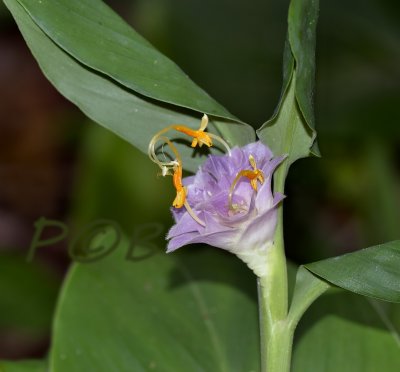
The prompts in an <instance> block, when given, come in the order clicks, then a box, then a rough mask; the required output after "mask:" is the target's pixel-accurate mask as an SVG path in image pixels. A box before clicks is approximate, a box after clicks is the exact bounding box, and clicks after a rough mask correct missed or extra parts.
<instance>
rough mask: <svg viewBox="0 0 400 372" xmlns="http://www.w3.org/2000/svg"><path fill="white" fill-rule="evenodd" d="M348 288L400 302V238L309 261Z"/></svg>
mask: <svg viewBox="0 0 400 372" xmlns="http://www.w3.org/2000/svg"><path fill="white" fill-rule="evenodd" d="M305 266H306V268H307V269H308V270H310V271H311V272H312V273H314V274H315V275H318V276H319V277H321V278H323V279H325V280H327V281H328V282H330V283H332V284H334V285H336V286H338V287H341V288H344V289H347V290H348V291H351V292H355V293H358V294H361V295H363V296H369V297H373V298H377V299H380V300H384V301H391V302H400V271H399V267H400V240H397V241H393V242H389V243H385V244H380V245H377V246H374V247H370V248H366V249H362V250H360V251H357V252H353V253H348V254H345V255H343V256H339V257H334V258H329V259H326V260H322V261H318V262H314V263H311V264H307V265H305Z"/></svg>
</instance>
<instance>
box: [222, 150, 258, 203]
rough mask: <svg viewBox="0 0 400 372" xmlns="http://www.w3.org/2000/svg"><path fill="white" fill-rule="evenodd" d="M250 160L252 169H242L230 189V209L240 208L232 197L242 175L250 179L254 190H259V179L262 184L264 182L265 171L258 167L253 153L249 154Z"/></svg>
mask: <svg viewBox="0 0 400 372" xmlns="http://www.w3.org/2000/svg"><path fill="white" fill-rule="evenodd" d="M249 162H250V164H251V166H252V167H253V169H252V170H250V169H245V170H241V171H240V172H239V173H238V174H237V175H236V177H235V179H234V180H233V182H232V185H231V187H230V189H229V196H228V199H229V209H230V210H236V209H238V206H237V205H233V204H232V197H233V191H234V190H235V187H236V185H237V183H238V182H239V180H240V179H241V178H242V177H245V178H247V179H248V180H249V181H250V185H251V187H252V188H253V190H254V191H256V192H257V189H258V183H257V181H260V183H261V184H263V183H264V173H263V171H262V170H261V169H258V168H257V164H256V160H255V159H254V157H253V155H250V156H249Z"/></svg>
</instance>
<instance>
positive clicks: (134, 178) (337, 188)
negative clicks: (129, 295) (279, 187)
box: [0, 0, 400, 358]
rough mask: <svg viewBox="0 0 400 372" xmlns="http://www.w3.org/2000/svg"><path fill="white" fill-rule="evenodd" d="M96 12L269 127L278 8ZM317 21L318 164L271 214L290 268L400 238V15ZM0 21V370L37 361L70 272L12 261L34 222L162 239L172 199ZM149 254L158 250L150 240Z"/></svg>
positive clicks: (385, 4) (280, 30)
mask: <svg viewBox="0 0 400 372" xmlns="http://www.w3.org/2000/svg"><path fill="white" fill-rule="evenodd" d="M107 3H109V4H110V5H111V6H112V7H113V8H114V9H115V10H116V11H117V12H118V13H119V14H120V15H121V16H122V17H123V18H124V19H126V20H127V21H128V22H129V23H131V24H132V25H133V26H134V27H135V28H136V29H137V30H138V31H139V32H140V33H141V34H142V35H144V36H145V37H146V38H147V39H148V40H150V41H151V42H152V43H153V44H154V45H155V46H156V47H157V48H158V49H160V50H161V51H162V52H163V53H165V54H166V55H167V56H169V57H170V58H172V59H173V60H174V61H176V62H177V63H178V65H180V66H181V67H182V68H183V69H184V70H185V71H186V72H187V73H188V74H189V76H191V77H192V79H193V80H194V81H195V82H197V83H198V84H199V85H200V86H202V87H203V88H204V89H205V90H207V91H208V92H209V93H210V94H211V95H212V96H213V97H214V98H216V99H217V100H218V101H219V102H221V103H222V104H223V105H224V106H225V107H227V108H228V109H229V110H230V111H231V112H232V113H233V114H235V115H237V116H239V117H240V118H241V119H243V120H244V121H247V122H249V123H250V124H252V125H254V127H255V128H257V127H259V126H260V125H261V124H262V123H263V122H264V121H266V120H267V119H268V118H269V117H270V116H271V115H272V113H273V111H274V108H275V105H276V103H277V102H278V98H279V94H280V89H281V60H282V51H283V44H284V40H285V32H286V14H287V6H288V1H277V0H273V1H272V0H270V1H265V0H253V1H251V2H247V3H246V2H243V1H239V0H229V1H228V0H220V1H213V0H201V1H200V0H192V1H184V0H135V1H128V0H126V1H123V0H119V1H118V0H114V1H112V0H109V1H107ZM320 8H321V9H320V20H319V26H318V38H317V43H318V46H317V84H316V92H315V98H316V106H315V107H316V122H317V130H318V140H319V145H320V149H321V153H322V155H323V157H322V158H321V159H308V160H302V161H300V162H298V163H296V164H295V165H294V166H293V168H292V171H291V172H290V174H289V178H288V181H287V192H286V194H287V199H286V200H285V208H286V209H285V219H286V231H285V234H286V242H287V251H288V256H289V257H290V258H291V259H292V260H293V261H295V262H297V263H304V262H307V261H312V260H317V259H321V258H324V257H329V256H333V255H338V254H342V253H345V252H348V251H351V250H355V249H359V248H363V247H366V246H370V245H374V244H377V243H379V242H383V241H388V240H393V239H399V238H400V228H399V227H400V172H399V170H400V150H399V148H400V147H399V145H400V125H399V124H400V111H399V107H400V68H399V66H400V42H399V40H400V24H399V22H398V19H399V15H400V13H399V12H400V4H399V3H398V1H395V0H379V1H378V0H353V1H351V2H348V1H344V0H337V1H321V6H320ZM0 21H1V22H0V83H1V86H2V87H3V89H2V90H1V92H0V95H1V98H0V108H1V113H2V115H1V125H0V144H1V145H0V179H1V182H0V289H1V291H0V292H1V294H2V295H1V296H0V319H1V321H0V358H20V357H25V358H26V357H38V356H42V355H44V354H45V352H46V350H47V347H48V343H49V332H50V325H51V314H52V311H53V308H54V304H55V300H56V296H57V289H58V287H59V286H60V284H61V282H62V278H63V275H64V274H65V271H66V269H67V267H68V264H69V258H68V255H67V242H66V241H64V242H60V243H58V244H56V245H55V246H53V247H51V248H50V247H49V248H44V249H42V250H41V251H40V250H39V252H38V253H37V255H36V256H35V259H34V260H33V262H32V263H27V262H26V261H25V256H26V253H27V250H28V247H29V244H30V241H31V239H32V236H33V232H34V227H33V223H34V221H36V220H37V219H39V218H40V217H41V216H45V217H46V218H52V219H58V220H61V221H63V222H65V223H67V224H68V226H70V228H71V230H72V232H71V236H72V235H73V234H74V231H77V230H79V229H80V228H81V227H82V226H83V225H85V224H87V223H89V222H91V221H93V220H96V219H102V218H108V219H112V220H114V221H116V222H117V223H118V224H119V225H120V226H121V227H122V228H123V230H124V231H125V232H126V233H127V234H128V235H129V234H130V233H131V232H132V231H133V229H134V226H136V225H138V224H141V223H147V222H157V223H161V224H163V226H165V232H166V231H167V229H168V227H169V226H170V225H171V223H172V220H171V217H170V216H169V205H170V202H171V201H172V199H173V190H172V187H171V184H170V182H169V181H170V180H166V179H163V178H161V177H157V172H158V170H157V169H156V167H155V166H154V164H152V163H151V162H150V161H149V160H147V158H146V156H145V155H144V154H141V153H139V152H138V151H137V150H135V149H134V148H132V147H130V146H129V145H128V144H127V143H125V142H124V141H122V140H120V139H119V138H117V137H115V136H114V135H113V134H111V133H109V132H107V131H106V130H105V129H102V128H101V127H100V126H97V125H95V124H93V123H90V122H88V120H87V119H86V118H85V117H84V116H83V115H82V114H81V113H80V112H79V111H78V110H77V109H76V108H75V107H73V106H72V105H71V104H70V103H68V102H66V101H65V100H64V99H63V98H62V97H61V96H60V95H59V94H58V93H57V92H56V91H55V90H54V89H53V88H52V86H50V84H49V83H48V82H47V81H46V80H45V78H44V77H43V75H42V73H41V72H40V70H39V68H38V66H37V65H36V63H35V61H34V59H33V58H32V56H31V55H30V54H29V51H28V49H27V47H26V45H25V43H24V42H23V40H22V38H21V36H20V34H19V32H18V30H17V28H16V26H15V24H14V21H13V20H12V19H11V17H10V15H9V14H8V12H7V11H6V10H5V8H4V5H3V3H0ZM167 124H169V123H166V125H167ZM49 233H50V234H51V232H49ZM158 243H159V245H160V247H164V246H165V241H164V239H163V236H161V237H160V238H159V241H158Z"/></svg>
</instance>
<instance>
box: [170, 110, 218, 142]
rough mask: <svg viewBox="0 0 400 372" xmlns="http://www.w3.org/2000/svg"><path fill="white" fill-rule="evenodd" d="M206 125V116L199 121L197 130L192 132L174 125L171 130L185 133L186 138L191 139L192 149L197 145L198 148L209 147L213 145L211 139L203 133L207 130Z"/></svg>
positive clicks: (181, 126) (184, 127)
mask: <svg viewBox="0 0 400 372" xmlns="http://www.w3.org/2000/svg"><path fill="white" fill-rule="evenodd" d="M207 124H208V116H207V115H204V116H203V118H202V119H201V123H200V128H199V129H198V130H193V129H190V128H188V127H186V126H183V125H174V126H173V128H174V129H175V130H177V131H178V132H181V133H185V134H187V135H188V136H190V137H193V141H192V145H191V146H192V147H196V146H197V145H199V147H201V146H203V145H206V146H208V147H211V146H212V144H213V143H212V139H211V137H210V136H209V135H208V134H207V133H206V132H204V130H205V129H206V128H207Z"/></svg>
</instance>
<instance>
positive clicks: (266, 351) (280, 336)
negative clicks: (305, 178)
mask: <svg viewBox="0 0 400 372" xmlns="http://www.w3.org/2000/svg"><path fill="white" fill-rule="evenodd" d="M286 172H287V165H286V164H285V163H284V164H282V165H281V166H280V167H279V168H278V170H277V171H276V173H275V179H274V191H275V192H281V193H283V189H284V180H285V176H286ZM267 265H268V267H267V275H266V276H264V277H261V278H259V280H258V294H259V313H260V336H261V358H262V360H261V371H262V372H267V371H268V372H289V371H290V361H291V351H292V342H293V330H292V328H291V327H290V326H289V323H288V322H287V314H288V283H287V268H286V256H285V246H284V239H283V206H282V204H281V205H280V206H279V207H278V221H277V227H276V231H275V236H274V245H273V246H272V247H270V253H269V255H268V262H267Z"/></svg>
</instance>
